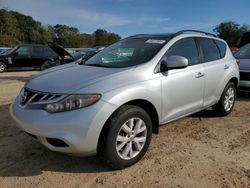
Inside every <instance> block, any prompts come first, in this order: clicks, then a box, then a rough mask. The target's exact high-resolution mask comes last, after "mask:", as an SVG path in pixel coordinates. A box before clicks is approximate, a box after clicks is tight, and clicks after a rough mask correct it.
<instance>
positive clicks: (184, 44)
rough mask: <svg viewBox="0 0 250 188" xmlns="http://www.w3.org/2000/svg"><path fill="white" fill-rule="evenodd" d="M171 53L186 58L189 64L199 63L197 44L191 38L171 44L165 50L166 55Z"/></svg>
mask: <svg viewBox="0 0 250 188" xmlns="http://www.w3.org/2000/svg"><path fill="white" fill-rule="evenodd" d="M172 55H177V56H182V57H185V58H187V59H188V64H189V65H196V64H199V63H200V61H199V54H198V50H197V46H196V43H195V40H194V39H193V38H186V39H182V40H179V41H177V42H176V43H175V44H173V46H172V47H171V48H170V49H169V50H168V52H167V57H169V56H172Z"/></svg>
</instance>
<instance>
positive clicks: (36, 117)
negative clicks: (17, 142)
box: [10, 97, 116, 156]
mask: <svg viewBox="0 0 250 188" xmlns="http://www.w3.org/2000/svg"><path fill="white" fill-rule="evenodd" d="M19 104H20V99H19V97H17V98H16V100H15V102H14V103H13V104H12V105H11V107H10V114H11V116H12V117H13V119H14V120H15V121H16V122H17V126H18V127H19V128H20V129H22V130H24V131H25V132H27V133H29V134H31V135H32V136H33V137H35V138H36V139H37V141H39V142H40V143H42V144H43V145H45V146H46V147H47V148H49V149H50V150H52V151H57V152H63V153H68V154H72V155H81V156H88V155H94V154H96V150H97V144H98V139H99V135H100V132H101V130H102V127H103V126H104V124H105V122H106V121H107V119H108V118H109V117H110V115H111V114H112V113H113V112H114V111H115V109H116V106H114V105H112V104H109V103H107V102H104V101H102V100H100V101H98V102H97V103H96V104H94V105H92V106H89V107H86V108H82V109H78V110H73V111H68V112H60V113H53V114H50V113H48V112H46V111H45V110H40V109H24V108H22V107H20V105H19ZM50 139H55V140H59V141H62V142H64V143H65V146H63V147H62V146H59V147H58V145H55V144H53V142H51V141H50Z"/></svg>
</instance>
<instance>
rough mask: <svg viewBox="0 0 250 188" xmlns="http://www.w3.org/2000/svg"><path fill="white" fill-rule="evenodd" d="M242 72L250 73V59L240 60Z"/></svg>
mask: <svg viewBox="0 0 250 188" xmlns="http://www.w3.org/2000/svg"><path fill="white" fill-rule="evenodd" d="M239 60H240V70H245V71H250V59H239Z"/></svg>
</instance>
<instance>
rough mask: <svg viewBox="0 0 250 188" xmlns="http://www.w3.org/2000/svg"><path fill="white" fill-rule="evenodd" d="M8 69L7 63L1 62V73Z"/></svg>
mask: <svg viewBox="0 0 250 188" xmlns="http://www.w3.org/2000/svg"><path fill="white" fill-rule="evenodd" d="M6 70H7V66H6V65H5V63H3V62H0V73H2V72H5V71H6Z"/></svg>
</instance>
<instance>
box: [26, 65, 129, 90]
mask: <svg viewBox="0 0 250 188" xmlns="http://www.w3.org/2000/svg"><path fill="white" fill-rule="evenodd" d="M130 70H132V68H119V69H117V68H103V67H93V66H86V65H78V64H75V63H70V64H67V65H63V66H58V67H55V68H51V69H48V70H47V71H42V72H41V73H40V74H38V75H37V76H35V77H34V78H33V79H31V80H30V81H29V82H27V83H26V85H25V87H27V88H29V89H32V90H36V91H41V92H49V93H61V94H70V93H75V92H76V91H78V90H79V89H82V88H84V87H88V86H90V85H92V84H95V83H98V82H101V81H103V80H105V79H108V78H112V77H114V76H116V75H117V74H119V75H120V74H121V73H123V74H125V73H126V72H127V71H130Z"/></svg>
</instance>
